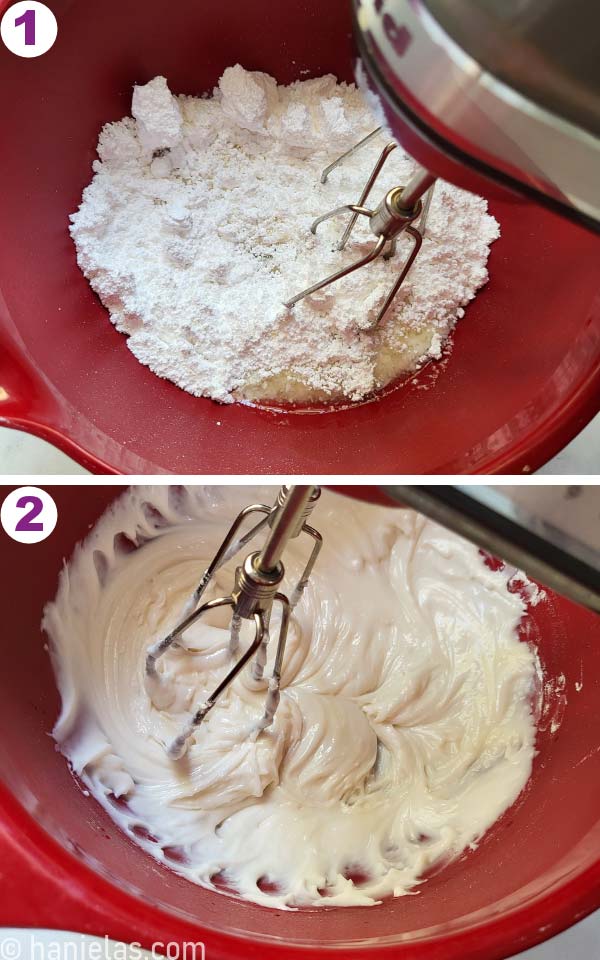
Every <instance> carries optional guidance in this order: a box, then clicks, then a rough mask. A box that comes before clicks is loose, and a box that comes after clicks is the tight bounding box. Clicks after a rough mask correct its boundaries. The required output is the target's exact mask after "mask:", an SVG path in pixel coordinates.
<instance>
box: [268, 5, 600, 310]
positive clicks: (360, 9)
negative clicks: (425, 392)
mask: <svg viewBox="0 0 600 960" xmlns="http://www.w3.org/2000/svg"><path fill="white" fill-rule="evenodd" d="M353 12H354V27H355V37H356V42H357V46H358V49H359V52H360V55H361V60H362V64H364V66H365V67H366V76H365V74H364V71H363V69H362V65H360V64H359V69H358V70H357V78H358V80H359V83H360V85H361V86H364V85H368V84H369V81H370V83H371V84H372V88H371V93H372V94H376V95H377V97H378V100H379V106H380V107H381V108H382V110H383V111H384V113H385V117H386V122H387V123H388V124H389V126H390V129H391V131H392V133H393V134H394V136H396V137H397V138H398V140H399V141H400V142H401V143H402V144H403V146H405V147H406V149H407V150H408V152H409V153H411V154H412V155H413V156H414V157H415V159H416V160H417V161H419V164H422V166H420V165H419V166H417V168H416V171H415V173H414V174H413V176H412V178H411V180H410V181H409V183H408V184H407V185H406V186H404V187H400V186H398V187H394V188H393V189H392V190H390V191H388V193H387V194H386V195H385V197H384V198H383V200H382V201H381V202H380V203H379V204H378V205H377V206H375V207H374V208H371V207H366V206H365V203H366V200H367V197H368V195H369V193H370V191H371V189H372V187H373V186H374V184H375V181H376V180H377V177H378V176H379V173H380V172H381V169H382V167H383V165H384V163H385V162H386V160H387V158H388V156H389V155H390V153H391V152H392V150H393V149H394V148H395V146H396V143H395V142H394V141H391V142H389V143H388V144H387V145H386V146H385V147H384V149H383V151H382V152H381V155H380V157H379V159H378V160H377V162H376V164H375V166H374V168H373V170H372V172H371V175H370V176H369V178H368V179H367V182H366V184H365V187H364V190H363V193H362V194H361V197H360V198H359V200H358V201H357V202H356V203H348V204H346V205H344V206H341V207H337V208H336V209H334V210H331V211H329V212H328V213H325V214H323V215H322V216H320V217H317V219H316V220H315V221H314V223H313V224H312V226H311V231H312V232H313V233H315V232H316V230H317V227H318V225H319V224H320V223H321V222H323V221H324V220H327V219H329V218H331V217H335V216H338V215H339V214H341V213H344V212H350V213H351V214H352V217H351V219H350V221H349V223H348V226H347V227H346V230H345V232H344V234H343V236H342V239H341V241H340V243H339V245H338V249H340V250H343V249H344V247H345V245H346V243H347V241H348V239H349V237H350V234H351V232H352V230H353V228H354V225H355V224H356V221H357V219H358V217H361V216H362V217H367V218H368V221H369V227H370V229H371V231H372V233H373V234H374V236H375V238H376V240H375V243H374V244H373V246H372V248H371V249H370V250H369V251H368V253H367V254H366V255H365V256H363V257H361V258H360V259H358V260H357V261H355V262H353V263H351V264H349V265H347V266H345V267H343V268H341V269H340V270H338V271H336V272H335V273H333V274H331V275H330V276H328V277H325V278H324V279H323V280H319V281H317V282H316V283H314V284H312V285H311V286H309V287H307V288H306V289H305V290H302V291H301V292H300V293H298V294H296V295H295V296H293V297H292V298H291V299H289V300H288V301H287V302H286V304H285V305H286V306H287V307H288V308H291V307H293V305H294V304H296V303H298V301H300V300H302V299H303V298H304V297H307V296H309V295H310V294H312V293H315V292H316V291H317V290H320V289H322V288H323V287H326V286H329V284H332V283H335V282H336V281H338V280H341V279H342V278H343V277H345V276H347V275H348V274H350V273H352V272H354V271H355V270H359V269H360V268H362V267H365V266H367V265H368V264H369V263H371V262H372V261H373V260H375V259H377V258H378V257H380V256H383V257H387V258H389V257H391V256H393V254H394V253H395V250H396V243H397V240H398V238H399V237H400V235H401V234H402V233H403V232H405V233H407V234H408V235H409V236H410V237H411V239H412V241H413V246H412V250H411V252H410V254H409V255H408V257H407V259H406V260H405V262H404V264H403V265H402V266H401V268H400V272H399V274H398V278H397V280H396V281H395V283H394V285H393V286H392V288H391V290H390V291H389V293H388V295H387V297H386V298H385V300H384V303H383V306H382V307H381V309H380V310H379V313H378V315H377V316H376V318H375V320H374V321H373V323H372V325H371V328H375V327H376V326H377V325H378V324H379V323H380V322H381V320H382V319H383V317H384V316H385V314H386V312H387V310H388V309H389V307H390V305H391V304H392V302H393V300H394V297H395V296H396V294H397V293H398V291H399V289H400V287H401V286H402V284H403V283H404V280H405V279H406V276H407V274H408V272H409V270H410V268H411V266H412V265H413V263H414V261H415V259H416V257H417V254H418V253H419V249H420V247H421V244H422V241H423V235H424V230H425V220H426V216H427V208H428V205H429V202H430V201H431V192H432V189H433V184H434V183H435V180H436V177H437V176H443V177H445V178H446V179H448V180H451V181H454V182H455V183H457V184H458V185H459V186H465V187H467V189H469V188H471V189H473V188H474V189H484V188H485V181H484V179H483V178H488V179H491V180H493V181H495V182H496V183H499V184H501V185H502V186H504V187H506V188H508V189H509V190H511V191H514V192H516V193H519V194H521V195H524V196H527V197H531V198H533V199H534V200H535V201H536V202H538V203H541V204H543V205H545V206H548V207H550V208H551V209H554V210H556V211H557V212H558V213H560V214H562V215H563V216H566V217H568V218H570V219H573V220H576V221H578V222H580V223H582V224H584V225H585V226H587V227H589V228H591V229H593V230H597V231H598V230H600V176H598V170H599V169H600V137H599V134H600V69H599V67H598V64H599V63H600V47H599V43H598V39H597V38H598V36H599V35H600V32H599V31H600V6H599V5H598V4H591V3H589V2H585V0H542V2H540V0H484V2H482V0H353ZM381 129H382V128H381V127H378V128H377V129H376V130H373V131H372V132H371V133H370V134H368V136H366V137H364V138H363V139H362V140H361V141H360V142H359V143H357V144H356V145H355V146H354V147H352V148H351V149H350V150H348V151H347V152H346V153H345V154H343V155H342V156H341V157H339V158H338V159H337V160H335V161H334V162H333V163H332V164H330V165H329V166H328V167H327V168H326V169H325V170H324V172H323V175H322V177H321V181H322V182H323V183H325V182H326V180H327V177H328V176H329V173H330V172H331V171H332V170H333V169H334V168H335V167H336V166H337V165H338V164H339V163H341V162H342V161H344V160H345V159H347V158H348V157H351V156H353V155H354V154H355V153H356V152H357V151H358V150H359V149H362V148H363V147H364V146H365V145H366V144H368V143H369V142H370V141H371V140H372V139H373V138H374V137H375V136H376V135H377V134H378V133H379V132H380V131H381ZM466 169H470V174H467V173H466ZM425 195H427V199H426V200H425V199H422V198H424V197H425ZM417 221H419V223H418V226H417Z"/></svg>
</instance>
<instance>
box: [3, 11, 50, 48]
mask: <svg viewBox="0 0 600 960" xmlns="http://www.w3.org/2000/svg"><path fill="white" fill-rule="evenodd" d="M57 33H58V24H57V22H56V17H55V16H54V14H53V13H52V10H51V9H50V7H47V6H46V4H45V3H41V2H40V0H19V2H18V3H13V5H12V7H9V8H8V10H7V11H6V12H5V14H4V16H3V17H2V22H1V23H0V36H1V37H2V42H3V43H4V46H5V47H8V49H9V50H10V51H11V53H14V54H16V55H17V56H18V57H41V55H42V54H43V53H47V52H48V50H49V49H50V47H51V46H52V45H53V43H54V41H55V40H56V35H57Z"/></svg>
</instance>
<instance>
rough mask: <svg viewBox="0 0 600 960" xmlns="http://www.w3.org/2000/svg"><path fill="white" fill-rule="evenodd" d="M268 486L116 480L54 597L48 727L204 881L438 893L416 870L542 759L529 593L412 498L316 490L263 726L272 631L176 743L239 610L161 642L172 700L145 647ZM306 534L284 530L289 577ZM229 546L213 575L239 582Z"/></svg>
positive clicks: (161, 845)
mask: <svg viewBox="0 0 600 960" xmlns="http://www.w3.org/2000/svg"><path fill="white" fill-rule="evenodd" d="M274 495H275V491H274V489H273V488H270V489H269V488H266V489H265V488H249V487H235V486H233V487H232V486H229V487H221V488H219V487H205V488H203V487H190V488H187V489H183V490H181V489H180V488H176V489H175V490H173V491H169V488H168V487H165V486H161V487H137V488H133V489H131V490H129V491H127V492H126V493H124V494H123V495H122V496H121V497H120V498H119V499H118V500H117V501H116V502H115V504H114V505H113V506H112V507H111V509H109V510H108V511H107V512H106V513H105V515H104V516H103V517H102V518H101V520H100V521H99V522H98V523H97V524H96V526H95V528H94V529H93V530H92V531H91V533H90V534H89V536H88V538H87V539H86V541H85V542H84V543H83V544H82V545H80V546H79V547H77V548H76V550H75V553H74V555H73V556H72V558H71V559H70V561H69V562H68V563H67V564H66V566H65V568H64V570H63V572H62V574H61V577H60V584H59V589H58V593H57V596H56V598H55V600H54V601H53V602H51V603H49V604H48V605H47V607H46V610H45V614H44V628H45V629H46V631H47V633H48V635H49V637H50V649H51V656H52V662H53V666H54V669H55V673H56V678H57V684H58V687H59V690H60V694H61V698H62V710H61V714H60V717H59V719H58V721H57V723H56V726H55V728H54V731H53V733H54V737H55V739H56V741H57V743H58V745H59V747H60V749H61V751H62V752H63V753H64V755H65V756H66V757H67V758H68V759H69V761H70V762H71V764H72V767H73V770H74V771H75V773H76V774H77V775H78V776H79V777H80V778H81V779H82V781H83V783H84V785H85V787H86V788H87V789H88V790H89V791H90V793H91V794H92V795H93V796H94V797H95V798H96V799H97V800H98V801H99V802H100V803H101V804H102V805H103V806H104V807H105V808H106V810H107V811H108V813H109V814H110V815H111V816H112V817H113V818H114V820H115V821H116V822H117V824H119V825H120V827H121V828H122V829H123V830H124V831H126V832H127V833H128V835H129V836H130V837H131V839H132V840H133V841H134V842H136V843H138V844H140V845H141V846H142V847H144V848H145V849H146V850H147V851H148V852H149V853H150V854H152V855H153V856H154V857H156V858H157V859H158V860H160V861H161V862H162V863H164V864H165V865H166V866H169V867H170V868H171V869H173V870H175V871H176V872H177V873H179V874H181V875H183V876H184V877H186V878H187V879H188V880H190V881H192V882H194V883H197V884H200V885H202V886H205V887H208V888H211V889H215V888H216V889H219V890H223V888H224V887H225V889H226V890H228V891H229V892H232V891H235V892H236V893H237V894H239V895H240V896H242V897H244V898H245V899H248V900H251V901H253V902H256V903H260V904H262V905H264V906H269V907H275V908H279V909H281V908H295V907H300V906H313V907H322V906H339V907H343V906H371V905H373V904H375V903H378V902H379V901H381V900H382V899H383V898H385V897H390V896H402V895H404V894H408V893H415V892H418V891H421V893H422V895H423V896H427V886H424V887H420V886H418V884H419V883H420V881H421V880H422V878H423V874H426V873H427V871H428V870H430V869H432V868H434V869H439V868H440V867H441V866H442V865H444V864H445V863H447V862H448V861H449V860H451V859H452V858H455V857H458V856H459V855H460V854H461V853H462V852H463V851H465V850H467V849H469V848H473V847H474V846H476V845H477V843H478V841H479V838H480V837H481V836H482V834H484V833H485V831H486V830H488V829H489V827H490V826H491V825H492V824H493V823H494V821H495V820H496V819H497V818H498V817H499V816H500V815H501V814H502V813H503V812H504V811H505V810H506V809H507V808H508V807H509V806H510V805H511V804H512V803H514V801H515V800H516V798H517V797H518V795H519V793H520V792H521V790H522V789H523V788H524V787H525V784H526V783H527V780H528V778H529V775H530V772H531V765H532V759H533V756H534V753H535V737H536V719H535V718H536V716H537V712H538V705H537V692H538V691H539V688H540V682H541V681H540V672H539V663H538V659H537V655H536V652H535V649H534V647H533V646H532V645H530V644H528V643H525V642H523V641H522V640H520V639H519V630H518V628H519V625H520V623H521V621H522V618H523V617H526V615H527V606H528V601H527V599H526V598H525V597H524V596H523V595H522V592H521V591H519V592H514V589H511V588H510V584H509V580H510V576H511V572H510V571H506V570H492V569H490V568H489V567H488V566H487V565H486V563H485V562H484V560H483V558H482V557H481V555H480V553H479V551H478V550H477V548H476V547H474V546H472V545H471V544H469V543H467V542H466V541H464V540H462V539H461V538H460V537H458V536H456V535H455V534H453V533H450V532H448V531H447V530H444V529H443V528H442V527H439V526H437V525H436V524H435V523H433V522H431V521H429V520H426V519H424V518H423V517H420V516H418V515H417V514H415V513H413V512H412V511H411V510H401V509H393V508H386V507H374V506H372V505H368V504H364V503H358V502H354V501H351V500H349V499H346V498H342V497H338V496H336V495H334V494H332V493H329V492H327V491H324V492H323V495H322V499H321V500H320V502H319V507H318V525H319V529H320V530H321V532H322V534H323V537H324V546H323V550H322V553H321V555H320V557H319V561H318V564H317V565H316V567H315V570H314V572H313V575H312V577H311V580H310V582H309V584H308V587H307V589H306V591H305V593H304V595H303V597H302V599H301V601H300V603H299V604H298V606H297V607H296V609H295V611H294V614H293V618H292V622H291V626H290V633H289V637H288V643H287V647H286V653H285V658H284V663H283V673H282V695H281V703H280V705H279V709H278V710H277V713H276V715H275V719H274V723H273V726H272V727H271V728H269V729H268V730H265V731H263V732H262V733H261V734H260V735H259V736H258V737H257V736H256V735H255V734H256V729H257V724H258V722H259V721H260V719H261V717H262V715H263V710H264V704H265V692H266V684H267V682H268V678H269V677H270V675H271V672H272V669H273V658H274V649H273V647H274V644H273V643H271V644H270V646H269V656H268V660H267V665H266V668H265V678H266V679H265V680H263V681H256V680H254V679H253V677H252V671H251V667H250V665H248V666H247V667H246V668H244V670H243V671H242V672H241V673H240V674H239V675H238V677H237V678H236V680H235V681H234V682H233V684H232V685H231V687H229V688H228V690H227V691H226V693H225V694H224V696H223V697H222V699H220V700H219V701H218V702H217V704H216V705H215V707H214V708H213V710H212V711H211V712H210V713H209V714H208V716H207V718H206V720H205V722H204V723H203V724H202V725H201V726H200V727H199V728H197V729H196V731H195V733H194V737H193V741H192V742H191V744H190V747H189V750H188V754H187V756H186V758H185V760H184V761H173V760H171V759H169V757H168V755H167V750H166V748H165V746H164V745H165V744H168V743H170V742H171V741H172V739H173V738H174V736H176V735H177V734H178V733H180V732H181V730H182V728H183V727H184V726H185V725H186V723H187V722H188V720H189V718H190V716H191V715H192V713H193V710H194V706H195V705H198V704H199V703H201V702H203V701H204V700H205V699H206V696H207V695H208V693H209V692H210V691H212V690H213V689H214V688H215V686H216V684H217V683H218V682H219V681H220V680H221V679H222V678H223V676H224V674H225V672H226V670H227V668H228V665H229V663H230V659H229V657H230V654H229V631H228V629H227V626H228V623H227V621H226V620H223V621H221V620H219V619H214V620H212V621H211V620H209V619H204V620H202V621H199V622H198V623H197V624H195V625H194V627H193V628H191V629H190V630H189V632H188V633H187V634H186V635H185V638H184V645H183V647H180V648H178V649H175V648H172V650H171V651H170V652H169V653H168V654H166V655H165V657H163V658H162V659H161V660H160V661H159V664H160V666H159V669H160V671H161V678H162V679H161V683H160V685H159V686H158V688H157V689H158V691H159V693H160V702H158V698H157V696H156V695H155V694H154V693H152V692H150V693H149V692H148V690H147V688H146V686H145V683H144V663H145V653H146V649H147V647H148V645H149V644H150V643H153V642H154V641H155V640H157V639H159V638H160V637H163V636H165V635H166V633H167V632H168V631H169V630H170V629H171V628H172V627H173V626H174V624H175V623H176V622H178V619H179V617H180V615H181V610H182V608H183V607H184V606H185V604H186V602H187V600H188V599H189V596H190V594H191V592H192V590H193V589H194V587H195V586H196V584H197V583H198V580H199V578H200V576H201V573H202V571H203V570H204V569H205V567H206V565H207V562H208V561H209V559H210V558H211V557H212V556H213V555H214V553H215V550H216V548H217V546H218V544H219V543H220V541H221V539H222V537H223V534H224V531H225V529H226V528H227V527H228V525H229V523H230V522H231V520H232V519H233V517H234V516H235V515H236V514H237V512H238V511H239V510H240V509H241V508H242V507H243V506H245V505H247V504H248V503H250V502H253V501H254V502H264V503H272V502H273V499H274ZM315 519H316V518H315ZM301 539H302V538H299V539H298V540H293V541H291V543H290V544H289V546H288V548H287V550H286V581H285V583H284V590H286V591H287V592H288V593H289V590H290V584H293V583H294V582H296V580H297V578H298V576H299V573H300V571H301V569H302V566H303V564H304V563H305V561H306V554H305V551H304V550H302V548H301V545H300V540H301ZM234 565H235V564H234V563H231V562H230V563H229V564H228V565H227V566H226V567H225V568H223V570H222V571H221V572H220V573H219V575H218V577H217V582H216V584H215V585H214V588H211V593H210V596H215V595H218V594H220V595H222V594H227V593H228V592H229V589H230V588H231V583H232V572H233V567H234ZM213 591H214V592H213ZM207 599H208V596H207ZM276 619H277V618H276V616H274V618H273V631H272V632H273V636H276V635H277V629H278V625H277V622H276ZM526 622H527V621H525V623H526ZM246 626H248V625H246ZM249 642H250V636H249V634H248V633H247V632H244V630H243V631H242V635H241V643H242V648H241V649H245V647H246V644H247V643H249ZM90 802H92V801H90Z"/></svg>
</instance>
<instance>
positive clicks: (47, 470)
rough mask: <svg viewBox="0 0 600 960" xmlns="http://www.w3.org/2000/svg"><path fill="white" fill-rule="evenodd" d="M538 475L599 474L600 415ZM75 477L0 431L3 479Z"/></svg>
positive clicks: (50, 451) (71, 467)
mask: <svg viewBox="0 0 600 960" xmlns="http://www.w3.org/2000/svg"><path fill="white" fill-rule="evenodd" d="M538 472H539V473H540V474H546V475H548V474H551V475H552V474H554V475H556V476H568V475H573V474H575V475H576V476H578V475H581V474H598V473H600V414H598V416H597V417H596V418H595V420H592V422H591V423H590V424H589V425H588V426H587V427H586V428H585V430H582V431H581V433H580V434H579V436H578V437H576V438H575V440H573V441H572V442H571V443H569V444H568V445H567V446H566V447H565V448H564V450H562V452H561V453H559V454H558V455H557V456H556V457H554V459H553V460H550V462H549V463H547V464H546V465H545V466H544V467H542V469H541V470H539V471H538ZM73 473H87V470H84V468H83V467H80V466H79V464H77V463H75V462H74V461H73V460H71V459H70V458H69V457H66V456H65V455H64V453H61V452H60V450H56V449H55V448H54V447H52V446H51V445H50V444H49V443H46V442H45V441H44V440H38V438H37V437H32V436H30V435H29V434H25V433H21V432H20V431H19V430H9V429H8V428H7V427H0V475H4V476H15V475H16V474H31V475H33V476H36V475H37V474H42V475H43V474H73Z"/></svg>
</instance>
